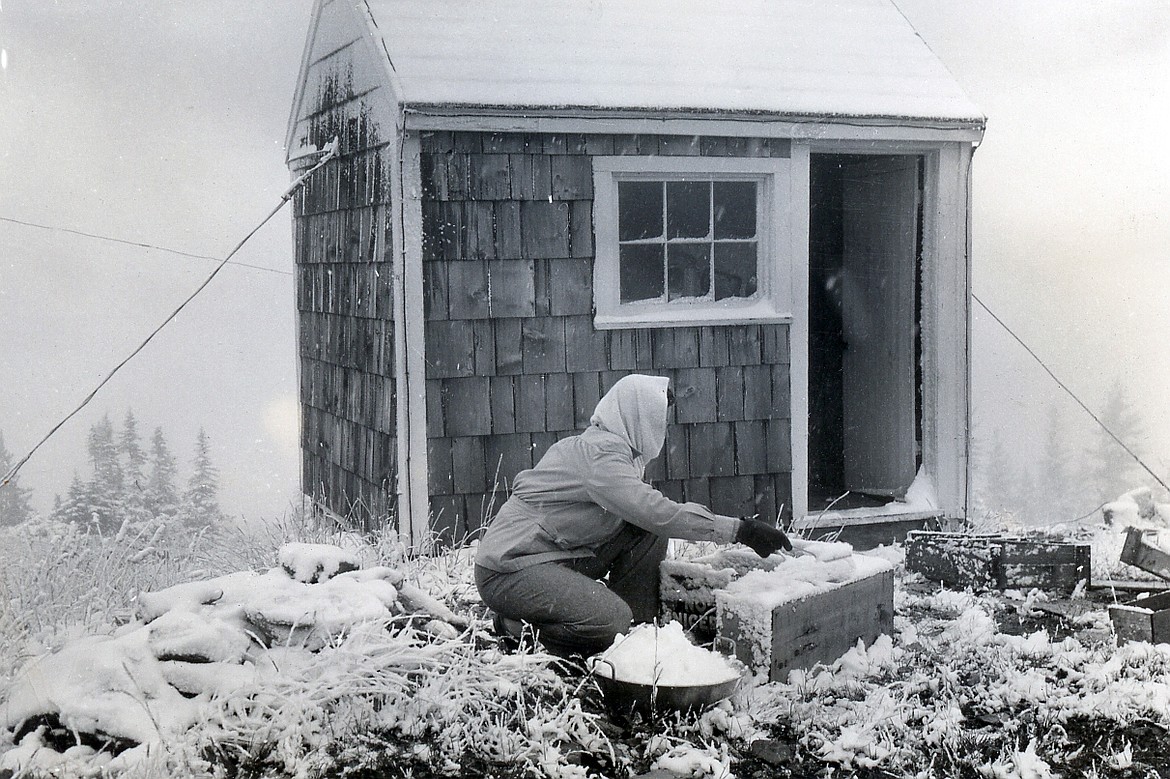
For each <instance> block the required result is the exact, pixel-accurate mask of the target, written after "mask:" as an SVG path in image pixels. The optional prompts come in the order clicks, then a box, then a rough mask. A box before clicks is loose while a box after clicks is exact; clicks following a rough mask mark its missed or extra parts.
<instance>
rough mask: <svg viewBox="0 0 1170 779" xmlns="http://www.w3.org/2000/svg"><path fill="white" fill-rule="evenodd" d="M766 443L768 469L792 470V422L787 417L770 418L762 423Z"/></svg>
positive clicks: (772, 470) (781, 471) (774, 471)
mask: <svg viewBox="0 0 1170 779" xmlns="http://www.w3.org/2000/svg"><path fill="white" fill-rule="evenodd" d="M764 431H765V435H766V436H767V444H768V471H769V472H770V473H791V472H792V423H791V422H790V421H789V420H787V419H772V420H768V421H767V422H765V423H764Z"/></svg>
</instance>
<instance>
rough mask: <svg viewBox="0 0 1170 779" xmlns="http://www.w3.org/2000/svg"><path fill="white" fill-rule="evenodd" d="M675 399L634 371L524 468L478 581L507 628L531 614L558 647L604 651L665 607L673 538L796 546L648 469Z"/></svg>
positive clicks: (664, 384) (764, 550) (551, 646)
mask: <svg viewBox="0 0 1170 779" xmlns="http://www.w3.org/2000/svg"><path fill="white" fill-rule="evenodd" d="M671 400H672V398H671V397H670V390H669V380H668V379H666V378H662V377H657V376H642V375H630V376H626V377H624V378H622V379H620V380H619V381H618V382H617V383H616V384H614V386H613V388H612V389H610V391H609V392H607V393H606V394H605V397H603V398H602V399H601V401H600V402H599V403H598V404H597V408H596V410H595V411H594V412H593V416H592V418H591V419H590V425H589V428H588V429H587V430H585V431H584V432H583V433H581V434H579V435H575V436H571V437H569V438H565V439H562V440H560V441H558V442H557V443H555V444H553V445H552V446H551V447H550V448H549V450H548V452H547V453H546V454H545V455H544V457H542V458H541V460H540V462H539V463H538V464H537V465H536V467H534V468H531V469H529V470H526V471H522V472H521V473H519V474H518V475H517V476H516V479H515V482H514V484H513V488H512V494H511V496H509V498H508V500H507V502H505V503H504V505H503V506H502V507H501V508H500V511H499V513H498V514H497V515H496V517H495V519H494V520H493V521H492V523H491V525H490V526H489V527H488V529H487V532H486V534H485V535H484V536H483V538H482V540H481V541H480V544H479V550H478V552H477V555H476V565H475V582H476V586H477V587H478V589H479V592H480V595H481V596H482V597H483V601H484V603H485V604H486V605H487V606H488V608H490V609H492V610H493V611H494V612H495V622H494V625H495V629H496V631H497V632H498V633H502V634H506V635H512V636H516V637H518V636H519V635H520V632H521V630H522V628H523V623H529V624H531V625H532V626H533V627H534V628H535V629H536V630H537V633H538V635H539V637H540V641H541V643H542V644H543V645H544V646H545V648H546V649H548V650H549V651H550V652H552V653H554V654H558V655H563V656H568V655H572V654H582V655H589V654H593V653H595V652H599V651H601V650H603V649H605V648H606V647H608V646H609V645H610V643H611V642H612V641H613V638H614V636H616V635H617V634H618V633H624V632H626V631H628V630H629V628H630V625H631V624H637V623H641V622H651V621H653V620H654V618H655V616H657V614H658V581H659V573H658V567H659V564H660V563H661V562H662V560H663V559H664V558H665V557H666V549H667V542H668V541H669V540H670V539H671V538H679V539H686V540H689V541H715V542H718V543H732V542H740V543H745V544H747V545H748V546H751V547H752V548H753V549H754V550H755V551H756V553H757V554H759V555H761V556H763V557H766V556H767V555H770V554H772V553H773V552H775V551H777V550H778V549H781V548H783V549H789V550H790V549H791V548H792V546H791V544H790V543H789V541H788V538H787V537H786V536H785V535H784V533H783V532H781V531H780V530H778V529H777V528H775V527H772V526H771V525H769V524H767V523H764V522H760V521H757V520H752V519H738V518H736V517H728V516H722V515H720V514H716V513H714V512H712V511H711V510H709V509H708V508H706V507H705V506H702V505H700V504H698V503H677V502H675V501H673V500H671V499H670V498H667V497H666V496H665V495H663V494H662V493H661V492H659V491H658V490H656V489H654V488H653V487H652V486H650V485H649V484H648V483H647V482H645V481H644V479H643V477H644V473H645V469H646V464H647V463H648V462H649V461H651V460H653V459H654V458H655V457H657V456H658V454H659V453H660V452H661V451H662V445H663V442H664V440H665V438H666V417H667V408H668V405H669V403H670V402H671Z"/></svg>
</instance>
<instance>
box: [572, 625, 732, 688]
mask: <svg viewBox="0 0 1170 779" xmlns="http://www.w3.org/2000/svg"><path fill="white" fill-rule="evenodd" d="M593 667H594V672H595V673H597V674H599V675H601V676H605V677H606V678H612V679H616V680H617V681H621V682H631V683H633V684H644V685H657V686H659V687H693V686H701V685H708V684H722V683H724V682H729V681H732V680H733V679H738V678H739V676H740V672H739V671H738V670H736V669H735V668H734V667H733V666H732V665H731V663H730V662H729V661H728V659H727V658H725V657H724V656H723V655H721V654H718V653H717V652H712V651H710V650H707V649H703V648H702V647H700V646H695V645H694V644H692V643H691V642H690V639H688V638H687V636H686V633H684V632H683V627H682V625H680V624H679V623H677V622H668V623H667V624H666V625H664V626H662V627H658V626H657V625H650V624H646V625H638V626H637V627H635V628H633V629H632V630H630V632H629V633H628V634H624V635H623V634H621V633H619V634H618V635H617V636H616V637H615V638H614V640H613V644H612V645H611V646H610V647H609V649H607V650H605V651H604V652H602V653H601V655H600V656H599V657H598V659H597V660H596V661H595V663H594V666H593Z"/></svg>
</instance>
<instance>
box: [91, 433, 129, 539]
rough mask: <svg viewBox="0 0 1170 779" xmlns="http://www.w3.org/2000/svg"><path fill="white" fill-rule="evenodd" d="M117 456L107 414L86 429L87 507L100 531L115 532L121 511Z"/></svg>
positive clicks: (121, 495)
mask: <svg viewBox="0 0 1170 779" xmlns="http://www.w3.org/2000/svg"><path fill="white" fill-rule="evenodd" d="M118 459H119V458H118V446H117V443H116V442H115V440H114V426H113V425H112V424H110V418H109V416H108V415H107V416H104V417H102V420H101V422H99V423H98V424H96V425H94V426H93V427H92V428H90V431H89V460H90V464H91V465H92V466H93V481H92V482H91V483H90V488H89V505H88V508H89V510H90V512H91V513H92V514H95V515H97V521H98V526H99V528H100V529H101V530H102V531H103V532H112V531H117V529H118V527H119V526H120V525H121V523H122V519H123V514H124V511H125V502H124V497H125V494H124V481H123V474H122V464H121V463H120V462H119V461H118Z"/></svg>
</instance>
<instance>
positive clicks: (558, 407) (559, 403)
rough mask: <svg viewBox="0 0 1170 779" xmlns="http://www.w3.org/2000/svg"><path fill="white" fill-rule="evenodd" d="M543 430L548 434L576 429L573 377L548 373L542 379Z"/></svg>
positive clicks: (565, 374)
mask: <svg viewBox="0 0 1170 779" xmlns="http://www.w3.org/2000/svg"><path fill="white" fill-rule="evenodd" d="M544 406H545V420H546V422H545V428H546V429H547V430H549V431H550V432H560V431H566V430H574V429H576V417H575V414H574V411H575V409H574V406H573V377H572V376H570V375H569V374H567V373H550V374H548V375H547V376H545V379H544Z"/></svg>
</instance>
